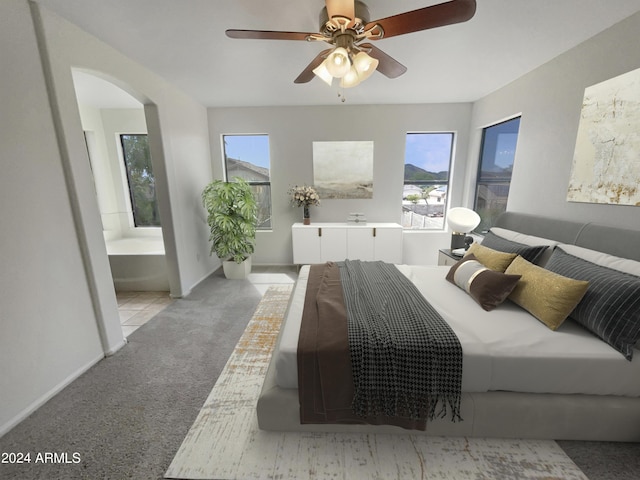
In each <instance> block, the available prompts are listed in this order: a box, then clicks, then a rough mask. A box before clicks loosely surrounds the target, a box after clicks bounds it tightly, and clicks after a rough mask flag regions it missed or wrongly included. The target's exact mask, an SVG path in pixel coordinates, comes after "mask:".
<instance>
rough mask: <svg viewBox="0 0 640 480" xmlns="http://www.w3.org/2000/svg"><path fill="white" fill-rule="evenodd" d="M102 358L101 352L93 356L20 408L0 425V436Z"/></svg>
mask: <svg viewBox="0 0 640 480" xmlns="http://www.w3.org/2000/svg"><path fill="white" fill-rule="evenodd" d="M102 359H104V355H103V354H100V355H99V356H97V357H95V358H94V359H93V360H91V361H89V362H88V363H86V364H85V365H83V366H82V367H80V368H79V369H77V370H76V371H75V372H73V373H72V374H71V375H69V376H68V377H67V378H65V379H64V380H63V381H62V382H60V383H59V384H58V385H56V386H55V387H53V388H52V389H51V390H49V391H48V392H46V393H45V394H44V395H42V396H41V397H40V398H38V399H37V400H36V401H35V402H33V403H31V404H30V405H29V406H28V407H27V408H25V409H24V410H22V411H21V412H20V413H18V415H16V416H15V417H13V418H12V419H11V420H9V421H8V422H7V423H5V424H4V425H2V426H0V437H2V436H4V435H5V434H6V433H8V432H9V431H10V430H12V429H13V428H14V427H16V426H17V425H18V424H19V423H20V422H22V421H23V420H24V419H26V418H27V417H28V416H29V415H31V414H32V413H33V412H35V411H36V410H37V409H38V408H40V407H41V406H42V405H44V404H45V403H47V402H48V401H49V400H51V399H52V398H53V397H55V396H56V395H57V394H58V393H60V392H61V391H62V390H64V388H65V387H67V386H68V385H69V384H71V382H73V381H74V380H76V379H77V378H78V377H79V376H80V375H82V374H83V373H85V372H86V371H87V370H89V369H90V368H91V367H93V366H94V365H95V364H96V363H98V362H99V361H100V360H102Z"/></svg>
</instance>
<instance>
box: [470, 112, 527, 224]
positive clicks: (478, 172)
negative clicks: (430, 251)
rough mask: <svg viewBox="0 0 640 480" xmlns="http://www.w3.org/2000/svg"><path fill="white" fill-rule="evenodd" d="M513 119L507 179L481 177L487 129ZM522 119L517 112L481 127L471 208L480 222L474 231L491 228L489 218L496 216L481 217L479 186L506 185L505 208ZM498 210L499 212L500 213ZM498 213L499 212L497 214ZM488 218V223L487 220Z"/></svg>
mask: <svg viewBox="0 0 640 480" xmlns="http://www.w3.org/2000/svg"><path fill="white" fill-rule="evenodd" d="M514 120H518V131H517V133H516V135H517V138H516V142H515V147H514V153H513V163H512V165H511V175H509V178H508V180H505V179H504V178H497V179H483V178H482V165H483V158H484V148H485V142H486V139H487V138H486V137H487V131H489V130H490V129H492V128H495V127H499V126H501V125H504V124H506V123H509V122H513V121H514ZM521 121H522V114H521V113H519V114H517V115H513V116H511V117H508V118H505V119H504V120H500V121H498V122H495V123H492V124H490V125H487V126H485V127H482V137H481V141H480V151H479V154H478V167H477V170H476V182H475V188H474V197H473V209H474V210H475V211H476V212H477V213H478V214H479V215H480V216H481V218H482V220H481V222H480V224H479V225H478V227H477V228H476V230H475V232H476V233H478V234H480V235H483V234H484V233H486V232H487V231H488V230H489V228H491V226H492V225H493V221H491V219H493V218H496V217H497V215H492V216H489V217H484V218H483V217H482V213H481V212H480V211H479V210H480V208H479V206H478V197H479V190H480V187H481V186H491V185H498V186H499V185H503V186H504V185H506V186H507V194H506V201H505V205H504V210H502V212H504V211H506V209H507V202H508V201H509V193H510V190H511V181H512V179H513V168H514V167H515V155H516V150H517V146H518V139H519V135H520V123H521ZM494 158H495V153H494ZM502 212H500V213H502ZM498 215H499V214H498ZM488 220H489V222H488V224H487V221H488Z"/></svg>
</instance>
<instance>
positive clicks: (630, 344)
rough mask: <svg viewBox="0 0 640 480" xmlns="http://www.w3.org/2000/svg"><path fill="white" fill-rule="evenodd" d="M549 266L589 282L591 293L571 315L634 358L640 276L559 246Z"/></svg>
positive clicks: (639, 319)
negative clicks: (582, 256) (615, 268)
mask: <svg viewBox="0 0 640 480" xmlns="http://www.w3.org/2000/svg"><path fill="white" fill-rule="evenodd" d="M545 268H546V269H548V270H550V271H552V272H555V273H558V274H560V275H564V276H566V277H571V278H575V279H578V280H588V281H589V288H587V293H585V295H584V297H583V298H582V300H581V301H580V303H578V305H577V306H576V308H575V309H574V310H573V312H572V313H571V315H569V316H570V317H571V318H573V319H574V320H576V321H577V322H579V323H580V324H582V325H583V326H584V327H586V328H587V329H589V330H590V331H591V332H593V333H594V334H596V335H597V336H599V337H600V338H601V339H603V340H604V341H605V342H607V343H608V344H609V345H611V346H612V347H613V348H615V349H616V350H618V351H619V352H620V353H622V354H623V355H624V357H625V358H626V359H627V360H629V361H630V360H631V359H632V358H633V348H634V345H635V344H636V342H638V340H640V277H636V276H635V275H631V274H629V273H624V272H620V271H618V270H614V269H611V268H608V267H603V266H601V265H596V264H595V263H591V262H589V261H587V260H584V259H582V258H579V257H575V256H573V255H571V254H569V253H567V252H565V251H564V250H562V248H561V247H556V249H555V250H554V252H553V254H552V255H551V258H549V261H548V262H547V264H546V266H545Z"/></svg>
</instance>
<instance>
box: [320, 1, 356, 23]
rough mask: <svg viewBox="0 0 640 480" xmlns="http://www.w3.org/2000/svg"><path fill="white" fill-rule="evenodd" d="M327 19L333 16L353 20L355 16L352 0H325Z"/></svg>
mask: <svg viewBox="0 0 640 480" xmlns="http://www.w3.org/2000/svg"><path fill="white" fill-rule="evenodd" d="M326 4H327V14H328V15H329V19H331V18H333V17H346V18H348V19H349V20H353V19H354V18H355V16H356V8H355V2H354V0H326Z"/></svg>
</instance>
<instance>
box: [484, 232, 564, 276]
mask: <svg viewBox="0 0 640 480" xmlns="http://www.w3.org/2000/svg"><path fill="white" fill-rule="evenodd" d="M490 230H491V231H492V232H493V233H495V234H496V235H498V236H499V237H502V238H505V239H507V240H511V241H512V242H518V243H522V244H523V245H529V246H531V247H537V246H539V245H548V246H549V248H547V249H546V250H545V251H544V252H542V253H541V254H540V257H539V258H537V259H536V264H537V265H540V266H542V267H543V266H544V265H545V264H546V263H547V260H549V257H551V254H552V253H553V248H554V247H555V246H556V245H558V244H559V243H560V242H557V241H556V240H551V239H549V238H542V237H536V236H534V235H527V234H525V233H520V232H516V231H514V230H507V229H506V228H500V227H491V228H490Z"/></svg>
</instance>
